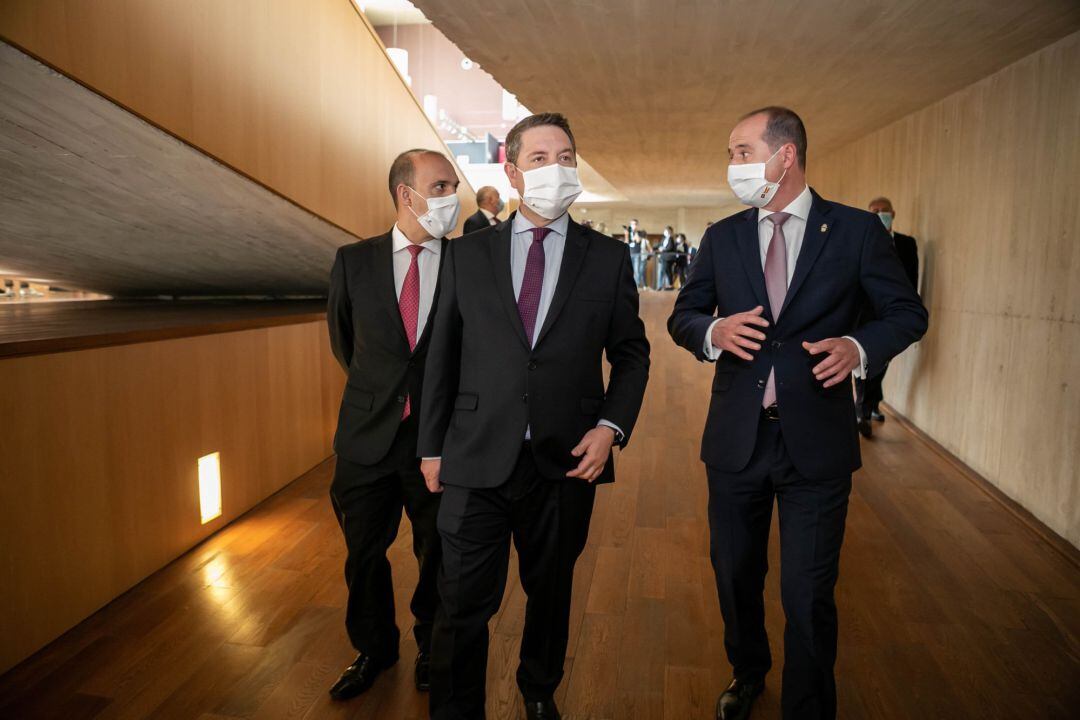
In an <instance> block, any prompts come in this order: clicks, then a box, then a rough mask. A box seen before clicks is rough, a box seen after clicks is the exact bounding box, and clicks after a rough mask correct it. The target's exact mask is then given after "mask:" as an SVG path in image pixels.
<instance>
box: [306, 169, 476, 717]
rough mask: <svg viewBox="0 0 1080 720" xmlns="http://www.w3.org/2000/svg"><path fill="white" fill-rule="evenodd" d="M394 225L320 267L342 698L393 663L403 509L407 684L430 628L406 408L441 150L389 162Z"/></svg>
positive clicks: (439, 219)
mask: <svg viewBox="0 0 1080 720" xmlns="http://www.w3.org/2000/svg"><path fill="white" fill-rule="evenodd" d="M389 184H390V194H391V195H392V196H393V198H394V205H395V207H396V208H397V223H396V224H395V225H394V227H393V228H392V229H391V230H390V231H388V232H386V233H384V234H383V235H379V236H377V237H373V238H370V239H367V240H361V241H360V242H357V243H353V244H351V245H346V246H344V247H342V248H339V249H338V253H337V258H336V259H335V260H334V267H333V270H332V271H331V273H330V294H329V300H328V303H327V323H328V325H329V327H330V342H331V345H332V347H333V350H334V355H335V356H336V357H337V359H338V362H340V363H341V366H342V368H344V369H345V372H346V373H348V381H347V382H346V384H345V392H344V395H343V396H342V398H341V411H340V413H339V415H338V427H337V434H336V435H335V436H334V452H336V453H337V465H336V467H335V470H334V480H333V484H332V485H331V487H330V499H331V501H332V502H333V505H334V511H335V512H336V513H337V517H338V522H339V523H340V525H341V531H342V533H343V534H344V536H345V545H346V548H347V550H348V559H347V560H346V562H345V582H346V584H347V585H348V587H349V599H348V604H347V606H346V611H345V627H346V630H347V631H348V633H349V639H350V641H351V642H352V645H353V647H354V648H356V650H357V652H358V653H359V655H358V656H357V658H356V660H355V662H353V664H352V665H350V666H349V667H348V668H347V669H346V670H345V672H344V673H343V674H342V676H341V678H340V679H339V680H338V681H337V683H335V684H334V687H333V688H332V689H331V690H330V694H331V696H332V697H333V698H334V699H335V700H345V699H348V698H350V697H354V696H356V695H359V694H360V693H362V692H364V691H365V690H367V689H368V688H369V687H371V685H372V683H373V682H374V681H375V678H376V677H377V676H378V675H379V673H381V672H382V671H383V670H385V669H386V668H388V667H390V666H391V665H393V664H394V663H395V662H397V659H398V639H399V632H398V628H397V624H396V622H395V619H394V589H393V585H392V584H391V579H390V563H389V561H388V560H387V559H386V551H387V550H388V549H389V547H390V545H391V544H392V543H393V542H394V538H395V537H396V536H397V531H398V525H399V524H400V523H401V511H402V509H403V508H404V510H405V512H406V513H407V514H408V516H409V520H410V521H411V522H412V529H413V552H414V553H415V555H416V559H417V561H418V562H419V564H420V578H419V581H418V582H417V585H416V592H415V593H413V598H412V605H411V608H412V612H413V615H414V616H415V618H416V620H415V624H414V625H413V635H414V637H415V639H416V644H417V648H418V650H419V652H418V654H417V657H416V665H415V679H416V685H417V688H418V689H420V690H425V689H427V687H428V682H429V681H428V668H429V650H430V640H431V626H432V623H433V621H434V619H435V608H436V606H437V605H438V594H437V589H436V577H437V570H438V566H439V559H440V544H439V537H438V534H437V532H436V529H435V517H436V513H437V511H438V508H439V496H438V495H433V494H432V493H430V492H428V489H427V487H426V485H425V484H424V479H423V476H422V475H421V474H420V467H419V460H418V459H417V455H416V434H417V415H418V413H419V410H420V402H421V398H422V389H423V377H424V366H425V360H426V358H427V352H428V346H429V342H430V337H431V326H432V323H431V317H432V316H433V313H434V309H435V307H436V305H437V303H438V294H439V287H438V286H439V274H440V268H441V262H440V260H441V258H442V257H443V256H444V255H445V253H446V240H445V236H446V234H447V233H448V232H450V230H451V229H452V228H454V227H455V226H456V224H457V212H458V209H459V207H460V206H459V205H458V202H457V195H456V192H457V186H458V178H457V175H456V174H455V172H454V168H453V166H452V165H451V164H450V162H449V161H448V160H447V159H446V158H445V157H443V156H442V155H441V154H439V153H436V152H433V151H430V150H410V151H408V152H406V153H402V154H401V155H400V156H398V158H397V159H396V160H395V161H394V164H393V166H392V167H391V169H390V182H389Z"/></svg>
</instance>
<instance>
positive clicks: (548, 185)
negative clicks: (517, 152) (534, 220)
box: [514, 163, 584, 220]
mask: <svg viewBox="0 0 1080 720" xmlns="http://www.w3.org/2000/svg"><path fill="white" fill-rule="evenodd" d="M514 167H517V166H516V165H515V166H514ZM518 172H520V173H521V176H522V178H524V180H525V192H524V194H523V195H522V196H521V202H523V203H525V205H526V206H527V207H528V208H529V209H530V210H532V211H533V212H534V213H536V214H537V215H539V216H540V217H542V218H547V219H548V220H556V219H558V218H560V217H562V216H563V213H565V212H566V211H567V210H568V209H569V208H570V205H572V204H573V202H574V201H575V200H577V197H578V195H580V194H581V193H582V191H583V190H584V188H582V187H581V183H580V182H579V181H578V172H577V168H576V167H566V166H565V165H559V164H558V163H555V164H553V165H545V166H544V167H540V168H536V169H534V170H522V169H521V168H518Z"/></svg>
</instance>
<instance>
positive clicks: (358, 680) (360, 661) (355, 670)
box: [330, 653, 397, 700]
mask: <svg viewBox="0 0 1080 720" xmlns="http://www.w3.org/2000/svg"><path fill="white" fill-rule="evenodd" d="M396 662H397V658H392V659H390V660H383V661H380V660H377V659H376V658H373V657H372V656H370V655H365V654H364V653H360V654H359V655H357V656H356V661H355V662H354V663H353V664H352V665H350V666H349V667H347V668H345V672H343V673H341V677H339V678H338V681H337V682H336V683H334V687H332V688H330V697H331V698H332V699H334V700H348V699H349V698H354V697H356V696H357V695H359V694H361V693H363V692H364V691H366V690H367V689H368V688H370V687H371V686H372V685H374V684H375V678H377V677H378V676H379V673H381V672H382V671H383V670H385V669H387V668H388V667H390V666H392V665H393V664H394V663H396Z"/></svg>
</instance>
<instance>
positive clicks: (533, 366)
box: [529, 360, 536, 370]
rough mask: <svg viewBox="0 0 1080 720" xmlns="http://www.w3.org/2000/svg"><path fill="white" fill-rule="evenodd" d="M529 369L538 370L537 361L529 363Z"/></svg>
mask: <svg viewBox="0 0 1080 720" xmlns="http://www.w3.org/2000/svg"><path fill="white" fill-rule="evenodd" d="M529 369H530V370H535V369H536V361H535V360H532V361H530V362H529Z"/></svg>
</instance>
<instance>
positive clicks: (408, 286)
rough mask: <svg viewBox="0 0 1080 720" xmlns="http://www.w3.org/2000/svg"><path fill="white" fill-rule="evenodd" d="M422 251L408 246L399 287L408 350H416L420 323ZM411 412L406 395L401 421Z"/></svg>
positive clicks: (400, 307) (399, 303)
mask: <svg viewBox="0 0 1080 720" xmlns="http://www.w3.org/2000/svg"><path fill="white" fill-rule="evenodd" d="M423 249H424V248H422V247H421V246H419V245H413V244H411V243H410V244H409V247H408V248H407V250H408V251H409V252H410V253H412V261H411V262H410V263H409V271H408V272H406V273H405V282H404V283H402V285H401V297H399V298H398V310H399V311H400V312H401V322H402V323H404V325H405V335H406V336H407V337H408V338H409V350H415V349H416V327H417V325H418V324H419V322H420V263H419V261H418V260H417V256H418V255H419V254H420V251H421V250H423ZM411 411H412V405H411V403H410V402H409V395H408V393H406V394H405V409H404V410H402V411H401V419H402V420H404V419H405V418H407V417H409V413H410V412H411Z"/></svg>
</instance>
